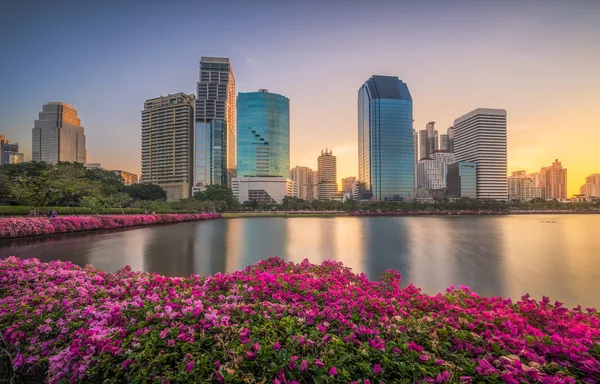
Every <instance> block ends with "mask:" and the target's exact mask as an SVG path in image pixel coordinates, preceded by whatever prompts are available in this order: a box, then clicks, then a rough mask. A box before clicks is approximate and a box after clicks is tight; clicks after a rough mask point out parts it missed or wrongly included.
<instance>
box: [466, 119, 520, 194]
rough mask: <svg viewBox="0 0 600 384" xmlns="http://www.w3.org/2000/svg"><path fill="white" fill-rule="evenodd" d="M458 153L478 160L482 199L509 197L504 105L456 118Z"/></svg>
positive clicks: (468, 159)
mask: <svg viewBox="0 0 600 384" xmlns="http://www.w3.org/2000/svg"><path fill="white" fill-rule="evenodd" d="M454 154H455V156H456V161H458V162H462V161H469V162H476V163H477V198H478V199H493V200H507V199H508V185H507V179H506V111H505V110H504V109H489V108H478V109H475V110H473V111H471V112H469V113H467V114H466V115H463V116H461V117H459V118H458V119H456V120H454Z"/></svg>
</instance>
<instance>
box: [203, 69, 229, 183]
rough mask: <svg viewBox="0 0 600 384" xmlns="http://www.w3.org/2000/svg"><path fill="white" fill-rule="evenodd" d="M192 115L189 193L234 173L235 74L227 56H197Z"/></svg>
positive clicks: (222, 180)
mask: <svg viewBox="0 0 600 384" xmlns="http://www.w3.org/2000/svg"><path fill="white" fill-rule="evenodd" d="M199 77H200V78H199V81H198V83H197V92H196V103H195V106H196V108H195V117H194V155H193V159H194V169H193V192H196V191H199V190H202V189H203V188H204V187H206V186H207V185H210V184H218V185H228V186H230V185H231V179H232V178H233V177H234V176H235V174H236V170H235V161H236V160H235V154H236V149H235V145H236V118H235V113H236V105H235V103H236V94H235V77H234V76H233V70H232V68H231V63H230V62H229V59H227V58H220V57H202V58H200V76H199Z"/></svg>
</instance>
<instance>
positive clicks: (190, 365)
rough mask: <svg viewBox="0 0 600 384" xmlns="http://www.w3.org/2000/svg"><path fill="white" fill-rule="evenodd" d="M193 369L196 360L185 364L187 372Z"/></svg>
mask: <svg viewBox="0 0 600 384" xmlns="http://www.w3.org/2000/svg"><path fill="white" fill-rule="evenodd" d="M192 369H194V360H192V361H190V362H188V363H186V364H185V371H186V372H190V371H191V370H192Z"/></svg>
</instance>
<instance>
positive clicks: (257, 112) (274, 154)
mask: <svg viewBox="0 0 600 384" xmlns="http://www.w3.org/2000/svg"><path fill="white" fill-rule="evenodd" d="M237 127H238V128H237V177H238V178H239V177H261V176H262V177H265V176H269V177H274V176H278V177H286V178H289V177H290V101H289V99H288V98H287V97H285V96H282V95H278V94H276V93H270V92H269V91H267V90H265V89H261V90H259V91H258V92H247V93H240V94H239V95H238V98H237Z"/></svg>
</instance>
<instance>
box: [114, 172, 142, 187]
mask: <svg viewBox="0 0 600 384" xmlns="http://www.w3.org/2000/svg"><path fill="white" fill-rule="evenodd" d="M113 172H114V173H115V174H116V175H117V176H120V177H121V179H123V184H125V185H132V184H137V183H138V175H136V174H135V173H131V172H126V171H121V170H115V171H113Z"/></svg>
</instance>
